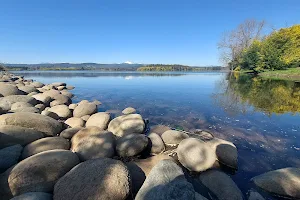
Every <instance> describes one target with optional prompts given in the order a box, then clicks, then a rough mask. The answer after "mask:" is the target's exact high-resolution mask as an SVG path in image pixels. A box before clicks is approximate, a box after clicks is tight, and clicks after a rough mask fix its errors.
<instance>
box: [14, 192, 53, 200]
mask: <svg viewBox="0 0 300 200" xmlns="http://www.w3.org/2000/svg"><path fill="white" fill-rule="evenodd" d="M52 199H53V198H52V194H49V193H45V192H28V193H25V194H21V195H19V196H16V197H14V198H12V199H11V200H52Z"/></svg>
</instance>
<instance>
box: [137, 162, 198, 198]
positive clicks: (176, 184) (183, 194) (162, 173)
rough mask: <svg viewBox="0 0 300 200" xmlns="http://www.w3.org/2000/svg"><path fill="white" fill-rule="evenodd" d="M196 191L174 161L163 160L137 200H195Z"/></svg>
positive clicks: (139, 193)
mask: <svg viewBox="0 0 300 200" xmlns="http://www.w3.org/2000/svg"><path fill="white" fill-rule="evenodd" d="M194 198H195V191H194V188H193V186H192V184H191V183H189V182H188V181H187V180H186V179H185V177H184V174H183V172H182V169H181V168H180V167H179V166H178V165H177V164H176V163H175V162H174V161H172V160H162V161H160V162H159V163H158V164H157V165H155V167H154V168H153V169H152V170H151V172H150V173H149V175H148V176H147V178H146V180H145V182H144V184H143V185H142V187H141V189H140V190H139V192H138V193H137V195H136V198H135V199H136V200H168V199H170V200H171V199H176V200H180V199H182V200H186V199H194Z"/></svg>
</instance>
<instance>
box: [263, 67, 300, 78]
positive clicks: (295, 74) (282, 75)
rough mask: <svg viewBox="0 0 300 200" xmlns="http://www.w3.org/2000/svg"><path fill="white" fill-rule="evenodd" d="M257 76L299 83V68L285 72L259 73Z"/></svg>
mask: <svg viewBox="0 0 300 200" xmlns="http://www.w3.org/2000/svg"><path fill="white" fill-rule="evenodd" d="M259 76H261V77H265V78H271V79H281V80H298V81H300V67H297V68H290V69H286V70H276V71H266V72H262V73H259Z"/></svg>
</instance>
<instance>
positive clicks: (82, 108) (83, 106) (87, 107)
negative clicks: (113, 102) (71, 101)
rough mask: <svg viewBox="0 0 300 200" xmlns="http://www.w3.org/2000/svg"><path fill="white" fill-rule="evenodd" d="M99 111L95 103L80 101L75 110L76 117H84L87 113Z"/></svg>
mask: <svg viewBox="0 0 300 200" xmlns="http://www.w3.org/2000/svg"><path fill="white" fill-rule="evenodd" d="M96 112H97V106H96V105H95V104H93V103H79V104H78V106H77V107H76V108H75V109H74V111H73V116H74V117H79V118H80V117H82V116H85V115H92V114H94V113H96Z"/></svg>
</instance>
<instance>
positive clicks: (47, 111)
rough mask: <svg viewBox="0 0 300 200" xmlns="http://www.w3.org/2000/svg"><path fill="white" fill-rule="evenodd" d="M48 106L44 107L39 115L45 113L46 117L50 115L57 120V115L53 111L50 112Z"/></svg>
mask: <svg viewBox="0 0 300 200" xmlns="http://www.w3.org/2000/svg"><path fill="white" fill-rule="evenodd" d="M49 109H50V108H45V109H44V110H43V111H42V112H41V115H45V116H48V117H51V118H53V119H55V120H58V119H59V116H58V115H57V114H56V113H54V112H50V111H49Z"/></svg>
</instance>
